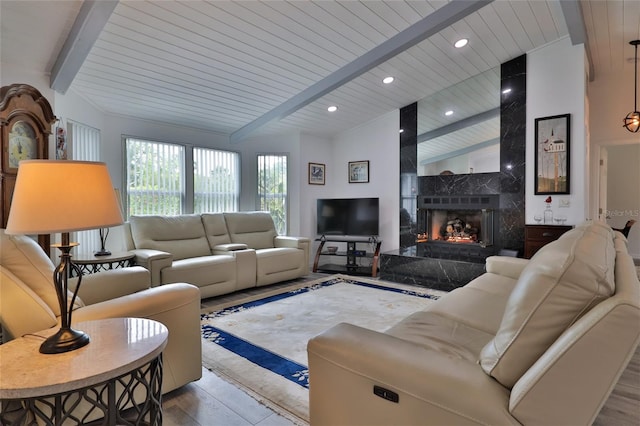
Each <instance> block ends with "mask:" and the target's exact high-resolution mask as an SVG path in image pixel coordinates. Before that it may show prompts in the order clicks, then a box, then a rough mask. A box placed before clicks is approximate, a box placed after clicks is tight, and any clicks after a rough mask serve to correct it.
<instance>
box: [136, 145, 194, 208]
mask: <svg viewBox="0 0 640 426" xmlns="http://www.w3.org/2000/svg"><path fill="white" fill-rule="evenodd" d="M125 150H126V161H127V167H126V173H127V183H126V185H127V186H126V195H127V200H126V205H127V211H128V216H131V215H147V214H165V215H178V214H182V212H183V211H184V206H185V147H184V146H183V145H177V144H169V143H160V142H152V141H145V140H140V139H133V138H127V139H126V140H125Z"/></svg>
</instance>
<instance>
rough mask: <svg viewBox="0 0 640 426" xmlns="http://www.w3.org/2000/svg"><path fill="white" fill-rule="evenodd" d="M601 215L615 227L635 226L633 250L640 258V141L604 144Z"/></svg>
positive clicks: (600, 199) (637, 257)
mask: <svg viewBox="0 0 640 426" xmlns="http://www.w3.org/2000/svg"><path fill="white" fill-rule="evenodd" d="M600 158H601V164H600V182H599V186H600V191H599V207H600V210H599V212H600V218H601V220H604V221H605V222H606V223H607V224H608V225H610V226H611V227H613V228H618V229H620V228H623V227H624V226H625V224H626V223H627V222H628V221H629V220H635V221H637V222H638V223H636V224H635V226H633V227H632V228H631V231H630V232H629V236H628V237H627V238H628V240H629V253H630V254H631V255H632V256H633V258H634V259H640V143H633V144H625V145H607V146H602V147H601V153H600Z"/></svg>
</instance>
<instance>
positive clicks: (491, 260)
mask: <svg viewBox="0 0 640 426" xmlns="http://www.w3.org/2000/svg"><path fill="white" fill-rule="evenodd" d="M528 264H529V259H522V258H519V257H511V256H489V257H487V260H486V268H487V272H491V273H494V274H497V275H502V276H505V277H509V278H513V279H514V280H517V279H518V278H519V277H520V274H521V273H522V270H523V269H524V267H525V266H527V265H528Z"/></svg>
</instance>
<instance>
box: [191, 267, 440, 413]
mask: <svg viewBox="0 0 640 426" xmlns="http://www.w3.org/2000/svg"><path fill="white" fill-rule="evenodd" d="M267 289H268V288H267ZM442 294H443V292H439V291H436V290H430V289H423V288H416V287H412V286H405V285H402V284H395V283H389V282H384V281H379V280H371V279H365V278H359V277H358V278H355V277H350V276H345V275H335V276H331V277H328V278H324V279H320V280H316V281H312V282H307V283H304V284H299V285H298V286H296V287H295V288H292V289H281V290H279V291H278V292H277V293H275V294H270V295H267V296H265V295H261V296H257V298H256V299H255V300H248V301H246V302H243V303H241V304H238V305H235V306H228V307H220V309H215V310H214V311H213V312H210V313H206V314H203V315H202V337H203V339H204V341H203V348H202V354H203V364H204V366H205V367H206V368H208V369H209V370H211V371H213V372H215V373H216V374H218V375H219V376H221V377H222V378H224V379H226V380H228V381H230V382H232V383H234V384H236V385H238V386H239V387H241V388H242V389H244V390H245V391H246V392H247V393H249V394H250V395H252V396H253V397H254V398H255V399H257V400H258V401H260V402H262V403H264V404H265V405H267V406H270V407H272V408H274V409H275V410H276V411H278V412H279V413H281V414H283V415H285V416H287V417H289V418H290V419H292V420H293V421H296V420H300V421H297V423H300V424H304V423H305V422H308V421H309V391H308V387H309V382H308V374H309V372H308V368H307V342H308V341H309V339H310V338H312V337H313V336H316V335H318V334H320V333H322V332H323V331H324V330H327V329H329V328H331V327H333V326H334V325H336V324H338V323H341V322H348V323H351V324H355V325H359V326H361V327H365V328H369V329H372V330H377V331H384V330H386V329H387V328H389V327H391V326H392V325H393V324H395V323H397V322H398V321H400V320H401V319H402V318H404V317H406V316H407V315H409V314H410V313H412V312H416V311H419V310H422V309H424V308H425V307H426V306H427V304H429V303H432V302H433V301H434V300H437V299H438V298H439V297H440V295H442Z"/></svg>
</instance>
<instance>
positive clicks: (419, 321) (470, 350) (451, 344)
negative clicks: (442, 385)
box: [385, 298, 493, 363]
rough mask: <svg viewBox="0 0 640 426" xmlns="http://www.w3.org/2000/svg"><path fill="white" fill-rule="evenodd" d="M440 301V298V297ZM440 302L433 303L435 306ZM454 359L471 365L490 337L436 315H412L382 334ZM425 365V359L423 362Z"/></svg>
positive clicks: (465, 325)
mask: <svg viewBox="0 0 640 426" xmlns="http://www.w3.org/2000/svg"><path fill="white" fill-rule="evenodd" d="M443 299H444V298H443ZM438 303H440V301H438V302H437V303H433V304H434V305H437V304H438ZM385 334H389V335H391V336H394V337H398V338H400V339H403V340H409V341H411V342H413V343H415V344H417V345H420V346H422V347H424V348H427V349H431V350H434V351H437V352H440V353H443V354H445V355H446V356H448V357H450V358H454V359H461V360H466V361H469V362H473V363H475V362H476V360H477V359H478V354H479V353H480V351H481V350H482V347H483V346H484V345H485V344H486V343H487V342H488V341H489V340H490V339H491V338H492V337H493V335H492V334H490V333H487V332H485V331H482V330H479V329H477V328H474V327H471V326H469V325H467V324H464V323H461V322H458V321H456V320H455V319H452V318H448V317H445V316H443V315H440V314H439V313H436V312H431V311H420V312H415V313H413V314H411V315H409V316H408V317H406V318H404V319H403V320H402V321H400V322H399V323H397V324H396V325H394V326H393V327H391V328H390V329H388V330H387V331H385ZM426 361H427V362H428V360H426Z"/></svg>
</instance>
